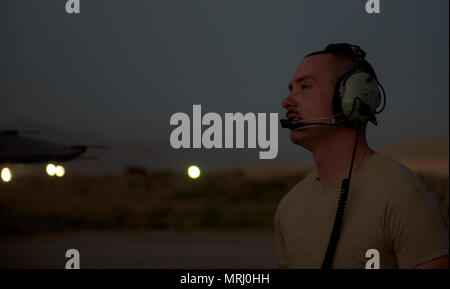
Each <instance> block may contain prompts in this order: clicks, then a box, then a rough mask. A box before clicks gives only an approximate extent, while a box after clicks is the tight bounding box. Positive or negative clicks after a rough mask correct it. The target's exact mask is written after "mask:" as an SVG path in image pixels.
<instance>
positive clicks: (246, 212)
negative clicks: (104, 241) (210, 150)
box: [0, 170, 448, 235]
mask: <svg viewBox="0 0 450 289" xmlns="http://www.w3.org/2000/svg"><path fill="white" fill-rule="evenodd" d="M305 175H306V171H301V172H298V173H296V174H290V175H286V176H276V177H272V178H270V177H268V178H250V177H248V176H246V175H245V174H244V173H243V172H242V171H240V170H233V171H227V172H224V173H218V174H211V175H204V176H202V177H201V178H199V179H197V180H191V179H188V178H187V177H186V176H185V175H181V174H174V173H165V172H160V173H153V174H146V175H126V174H125V175H122V176H103V177H98V176H97V177H93V176H70V175H68V176H66V177H64V178H62V179H56V178H45V177H31V176H30V177H25V176H24V177H21V178H20V179H19V178H17V179H15V180H14V181H13V182H11V183H8V184H1V185H0V223H1V227H0V234H1V235H16V234H31V233H41V232H61V231H71V230H85V229H89V230H90V229H93V230H111V229H113V230H129V229H133V230H136V229H137V230H140V229H142V230H146V229H159V230H167V229H169V230H181V231H182V230H191V229H214V230H226V229H233V230H235V229H246V230H247V229H258V230H259V229H260V230H267V231H269V230H272V229H273V215H274V213H275V210H276V207H277V205H278V202H279V201H280V199H281V198H282V196H283V195H284V194H286V193H287V192H288V191H289V189H290V188H292V187H293V186H294V185H295V184H296V183H297V182H298V181H300V180H301V179H302V178H303V177H304V176H305ZM419 175H420V176H421V177H422V179H423V180H424V181H425V183H426V184H428V185H429V186H430V187H431V188H432V190H433V191H434V192H435V193H436V194H437V197H438V199H439V201H440V203H441V207H442V211H443V214H444V216H445V218H446V219H447V222H448V176H438V175H431V174H419Z"/></svg>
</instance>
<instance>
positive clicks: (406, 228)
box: [380, 178, 449, 268]
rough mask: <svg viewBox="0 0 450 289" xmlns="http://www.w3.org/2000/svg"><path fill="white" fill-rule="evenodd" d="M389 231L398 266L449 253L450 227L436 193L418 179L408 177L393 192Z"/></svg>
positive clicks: (389, 212)
mask: <svg viewBox="0 0 450 289" xmlns="http://www.w3.org/2000/svg"><path fill="white" fill-rule="evenodd" d="M386 230H387V232H386V233H387V236H388V238H389V240H390V243H391V244H392V247H393V249H394V253H395V256H396V259H397V263H398V266H399V268H414V267H416V266H417V265H420V264H423V263H426V262H428V261H430V260H432V259H435V258H437V257H441V256H445V255H448V243H449V239H448V227H447V225H446V224H445V222H444V219H443V218H442V215H441V211H440V208H439V205H438V202H437V199H436V197H435V195H434V193H433V192H432V191H430V190H429V188H428V187H427V186H426V185H425V184H424V183H423V182H421V181H420V180H419V179H415V178H410V179H408V180H407V181H406V182H404V183H403V184H402V185H401V186H399V188H398V189H397V190H396V191H395V192H393V193H392V195H391V197H390V199H389V201H388V204H387V207H386ZM380 257H381V258H382V256H380Z"/></svg>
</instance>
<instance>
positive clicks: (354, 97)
mask: <svg viewBox="0 0 450 289" xmlns="http://www.w3.org/2000/svg"><path fill="white" fill-rule="evenodd" d="M341 87H342V89H341V90H340V91H339V96H340V101H341V109H342V111H343V113H344V115H345V116H346V122H347V123H348V124H350V125H351V126H352V127H356V126H358V125H361V124H365V123H367V122H368V121H369V120H370V121H371V122H372V123H374V124H376V118H375V113H376V110H377V108H378V106H379V105H380V103H381V95H380V89H379V86H378V81H377V80H376V78H375V77H374V76H371V75H370V74H368V73H366V72H362V71H356V72H352V73H351V74H348V75H345V77H344V78H343V80H342V85H341Z"/></svg>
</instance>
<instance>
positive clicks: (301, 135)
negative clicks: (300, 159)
mask: <svg viewBox="0 0 450 289" xmlns="http://www.w3.org/2000/svg"><path fill="white" fill-rule="evenodd" d="M305 132H306V131H305V130H293V131H291V133H290V134H289V137H290V139H291V141H292V142H293V143H295V144H297V145H303V144H304V143H305V141H306V134H305Z"/></svg>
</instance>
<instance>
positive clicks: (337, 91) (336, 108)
mask: <svg viewBox="0 0 450 289" xmlns="http://www.w3.org/2000/svg"><path fill="white" fill-rule="evenodd" d="M356 72H357V71H356V70H352V71H348V72H346V73H344V74H343V75H341V77H339V79H338V81H337V82H336V86H335V88H334V95H333V112H334V115H340V116H339V119H341V118H343V119H344V121H343V123H342V124H343V125H345V126H347V127H350V128H354V127H355V124H353V122H352V121H350V120H349V119H348V117H347V115H346V114H345V112H344V110H343V108H342V103H343V102H342V100H343V98H345V94H342V93H341V91H342V90H343V91H344V93H345V89H344V88H345V84H346V81H347V79H348V78H349V77H350V76H351V75H353V74H354V73H356ZM341 87H342V88H343V89H342V90H341Z"/></svg>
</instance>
